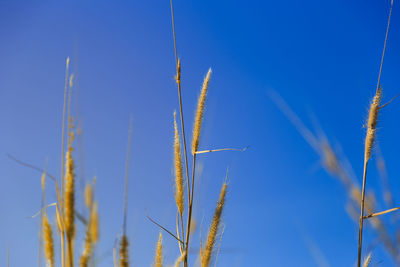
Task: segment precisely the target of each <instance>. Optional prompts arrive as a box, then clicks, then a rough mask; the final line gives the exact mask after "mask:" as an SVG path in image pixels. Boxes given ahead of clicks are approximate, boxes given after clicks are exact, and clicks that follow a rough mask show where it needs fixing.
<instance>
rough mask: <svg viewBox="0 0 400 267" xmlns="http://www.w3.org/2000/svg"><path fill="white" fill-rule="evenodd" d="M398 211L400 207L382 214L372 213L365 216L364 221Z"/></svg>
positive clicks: (381, 212)
mask: <svg viewBox="0 0 400 267" xmlns="http://www.w3.org/2000/svg"><path fill="white" fill-rule="evenodd" d="M396 210H400V207H397V208H392V209H388V210H384V211H380V212H376V213H372V214H369V215H366V216H364V219H369V218H373V217H376V216H380V215H383V214H386V213H390V212H393V211H396Z"/></svg>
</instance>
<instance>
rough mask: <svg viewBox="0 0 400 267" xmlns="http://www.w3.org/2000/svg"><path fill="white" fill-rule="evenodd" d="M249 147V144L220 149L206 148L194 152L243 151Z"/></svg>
mask: <svg viewBox="0 0 400 267" xmlns="http://www.w3.org/2000/svg"><path fill="white" fill-rule="evenodd" d="M247 148H249V146H246V147H245V148H220V149H208V150H200V151H196V152H195V154H204V153H212V152H219V151H240V152H244V151H246V150H247Z"/></svg>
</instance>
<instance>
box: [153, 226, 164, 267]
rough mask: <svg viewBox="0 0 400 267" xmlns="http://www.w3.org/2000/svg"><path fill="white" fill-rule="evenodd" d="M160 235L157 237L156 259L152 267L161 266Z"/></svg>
mask: <svg viewBox="0 0 400 267" xmlns="http://www.w3.org/2000/svg"><path fill="white" fill-rule="evenodd" d="M162 250H163V249H162V234H161V233H160V235H159V236H158V241H157V247H156V257H155V261H154V267H162V266H163V256H162Z"/></svg>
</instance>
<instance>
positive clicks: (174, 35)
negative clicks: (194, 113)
mask: <svg viewBox="0 0 400 267" xmlns="http://www.w3.org/2000/svg"><path fill="white" fill-rule="evenodd" d="M170 2H171V19H172V32H173V37H174V50H175V62H176V70H177V78H178V79H177V80H176V82H177V84H178V97H179V114H180V117H181V128H182V139H183V152H184V154H185V167H186V184H187V190H188V198H190V183H189V166H188V157H187V148H186V134H185V124H184V120H183V104H182V87H181V79H180V73H178V72H180V70H179V69H178V51H177V48H176V34H175V21H174V6H173V3H172V0H171V1H170Z"/></svg>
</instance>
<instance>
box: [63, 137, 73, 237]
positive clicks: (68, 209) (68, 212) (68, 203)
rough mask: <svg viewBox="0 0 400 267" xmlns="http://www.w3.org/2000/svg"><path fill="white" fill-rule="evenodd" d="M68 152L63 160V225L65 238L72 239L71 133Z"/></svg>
mask: <svg viewBox="0 0 400 267" xmlns="http://www.w3.org/2000/svg"><path fill="white" fill-rule="evenodd" d="M69 135H70V138H69V144H68V151H67V155H66V158H65V211H64V215H65V217H64V224H65V233H66V234H67V238H69V239H71V240H72V239H73V237H74V235H75V221H74V219H75V163H74V159H73V158H72V151H73V148H72V145H71V142H72V140H73V138H74V134H73V132H70V133H69Z"/></svg>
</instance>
